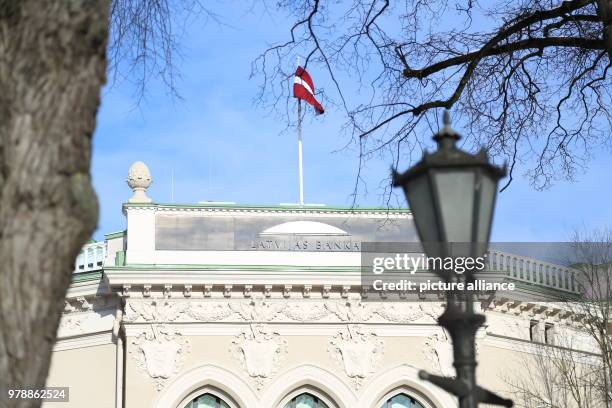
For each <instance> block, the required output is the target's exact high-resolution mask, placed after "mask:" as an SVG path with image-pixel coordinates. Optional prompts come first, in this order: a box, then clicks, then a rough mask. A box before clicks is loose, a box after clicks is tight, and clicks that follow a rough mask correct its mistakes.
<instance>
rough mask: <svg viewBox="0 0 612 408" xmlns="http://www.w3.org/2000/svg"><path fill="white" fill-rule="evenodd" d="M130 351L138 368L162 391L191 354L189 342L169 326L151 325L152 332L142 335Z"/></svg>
mask: <svg viewBox="0 0 612 408" xmlns="http://www.w3.org/2000/svg"><path fill="white" fill-rule="evenodd" d="M132 344H133V345H134V346H135V348H133V349H131V350H130V354H132V356H133V358H134V361H135V362H136V366H137V367H138V368H140V369H141V370H142V371H143V373H146V374H148V375H149V377H151V378H152V379H153V380H154V382H155V388H156V389H157V391H160V390H161V389H163V388H164V386H165V384H166V382H167V381H168V379H170V378H171V377H172V376H173V375H175V374H177V373H178V372H179V371H180V370H181V367H182V366H183V363H184V361H185V357H186V355H187V354H188V353H189V352H190V344H189V340H187V339H185V338H184V337H183V336H182V335H181V334H180V333H179V332H178V331H176V330H173V329H172V328H170V327H169V326H167V325H153V324H152V325H151V330H147V331H145V332H144V333H141V334H140V335H139V336H138V337H136V339H135V340H134V341H132Z"/></svg>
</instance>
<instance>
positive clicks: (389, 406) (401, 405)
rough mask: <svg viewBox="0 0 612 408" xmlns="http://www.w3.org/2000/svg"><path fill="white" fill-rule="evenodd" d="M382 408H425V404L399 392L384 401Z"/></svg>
mask: <svg viewBox="0 0 612 408" xmlns="http://www.w3.org/2000/svg"><path fill="white" fill-rule="evenodd" d="M380 408H424V407H423V405H422V404H421V403H420V402H418V401H417V400H415V399H414V398H412V397H411V396H409V395H407V394H397V395H395V396H393V397H391V398H389V399H388V400H387V401H386V402H384V403H383V404H382V405H381V407H380Z"/></svg>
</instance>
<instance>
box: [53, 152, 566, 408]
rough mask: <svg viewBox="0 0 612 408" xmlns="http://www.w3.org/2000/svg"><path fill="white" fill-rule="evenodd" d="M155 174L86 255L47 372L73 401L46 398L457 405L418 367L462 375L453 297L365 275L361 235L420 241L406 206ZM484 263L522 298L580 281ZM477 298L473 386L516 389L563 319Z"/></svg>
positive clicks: (257, 406) (311, 406) (134, 406)
mask: <svg viewBox="0 0 612 408" xmlns="http://www.w3.org/2000/svg"><path fill="white" fill-rule="evenodd" d="M150 181H151V180H150V175H149V172H148V169H147V168H146V166H145V165H144V164H142V163H137V164H135V165H134V166H133V167H132V169H131V170H130V176H129V179H128V182H129V184H130V186H131V187H132V188H133V189H134V196H133V197H132V198H131V199H130V200H128V202H127V203H125V204H123V213H124V214H125V217H126V220H127V227H126V229H125V231H121V232H117V233H111V234H107V235H106V236H105V240H104V242H95V243H91V244H88V245H86V246H85V247H84V249H83V252H82V253H81V255H80V256H79V258H78V259H77V262H76V265H75V271H74V278H73V283H72V285H71V287H70V289H69V291H68V294H67V298H66V302H65V311H64V315H63V318H62V321H61V324H60V327H59V331H58V336H59V337H58V341H57V343H56V345H55V350H54V355H53V359H52V366H51V371H50V375H49V379H48V385H49V386H69V387H70V402H68V403H58V402H55V403H45V405H44V406H46V407H49V408H54V407H57V408H59V407H63V406H65V407H73V408H84V407H87V408H109V407H117V408H120V407H123V408H213V407H216V408H219V407H231V408H238V407H240V408H315V407H316V408H323V407H328V408H354V407H358V408H407V407H410V408H422V407H425V408H451V407H456V406H457V402H456V399H455V398H454V397H452V396H450V395H449V394H447V393H445V392H444V391H442V390H441V389H439V388H437V387H435V386H433V385H431V384H430V383H428V382H426V381H423V380H421V379H419V377H418V375H417V373H418V371H419V370H420V369H425V370H428V371H430V372H433V373H442V374H444V375H453V373H454V369H453V367H452V350H451V344H450V342H449V338H448V337H447V335H446V334H445V332H444V331H442V330H441V328H440V327H439V326H438V325H437V323H436V318H437V316H438V315H440V314H441V312H442V310H443V304H442V300H438V301H422V302H420V301H405V302H385V301H383V299H380V295H376V296H378V297H376V296H375V295H373V294H369V293H368V291H367V290H365V288H364V287H362V285H361V279H360V272H361V269H360V262H361V258H360V245H361V243H362V242H364V241H404V240H407V241H416V240H417V237H416V233H415V231H414V227H413V224H412V219H411V215H410V212H409V211H407V210H387V209H346V208H332V207H326V206H316V207H309V206H287V205H285V206H282V205H280V206H254V205H237V204H229V203H200V204H194V205H177V204H161V203H156V202H152V201H151V200H150V199H149V198H148V197H147V195H146V188H147V187H148V185H149V184H150ZM489 268H490V269H491V270H493V271H496V272H497V273H500V274H502V275H503V276H504V279H507V280H511V281H513V282H516V284H517V286H518V287H519V288H522V289H521V290H522V291H523V294H525V293H529V292H530V291H531V292H534V293H535V292H537V293H540V294H542V293H549V294H554V293H557V292H564V293H572V292H574V291H575V287H572V285H573V282H572V281H571V280H570V279H566V278H565V276H566V274H568V273H570V271H569V270H567V269H564V268H562V267H560V266H556V265H552V264H549V263H547V262H543V261H538V260H535V259H529V258H525V257H521V256H518V255H511V254H502V253H500V252H492V253H491V262H490V264H489ZM538 271H540V273H538ZM542 271H543V273H542ZM477 307H478V309H479V311H480V312H481V313H484V314H485V315H486V317H487V325H486V326H485V327H484V328H483V329H482V330H481V331H480V332H479V334H478V340H477V351H478V361H479V365H478V381H479V383H480V384H482V385H484V386H486V387H488V388H489V389H491V390H495V391H497V392H499V393H500V394H502V395H504V396H506V397H508V396H510V395H509V390H508V388H507V384H506V382H505V381H504V379H503V375H502V374H503V373H508V372H520V370H521V364H522V363H521V358H520V356H521V355H523V354H525V353H527V354H528V353H535V352H537V351H535V350H536V346H535V344H536V343H545V342H548V343H553V342H554V341H555V334H556V333H559V332H560V330H561V329H560V327H562V326H564V325H565V324H566V322H567V317H568V316H567V313H564V312H563V310H562V308H560V307H559V306H558V305H557V304H555V303H546V302H529V301H527V300H524V299H522V300H516V299H512V298H510V297H489V298H487V299H481V300H479V302H478V305H477Z"/></svg>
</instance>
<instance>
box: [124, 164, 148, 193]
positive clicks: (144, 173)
mask: <svg viewBox="0 0 612 408" xmlns="http://www.w3.org/2000/svg"><path fill="white" fill-rule="evenodd" d="M127 183H128V185H129V186H130V187H131V188H132V189H146V188H149V186H150V185H151V172H150V171H149V168H148V167H147V165H146V164H144V163H143V162H141V161H137V162H135V163H134V164H132V165H131V166H130V171H129V172H128V179H127Z"/></svg>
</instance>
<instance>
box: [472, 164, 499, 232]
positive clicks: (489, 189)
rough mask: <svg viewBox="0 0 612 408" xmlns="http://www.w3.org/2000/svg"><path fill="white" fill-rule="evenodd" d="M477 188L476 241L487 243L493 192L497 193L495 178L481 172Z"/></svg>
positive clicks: (493, 198)
mask: <svg viewBox="0 0 612 408" xmlns="http://www.w3.org/2000/svg"><path fill="white" fill-rule="evenodd" d="M477 188H479V189H480V194H479V195H480V206H479V209H478V214H477V215H476V217H477V218H478V229H477V231H476V234H477V235H476V242H483V243H488V242H489V234H490V232H491V222H492V217H493V205H494V204H495V194H496V193H497V179H494V178H492V177H491V176H490V175H488V174H486V173H483V174H482V175H481V176H480V183H479V186H477ZM477 196H478V195H477Z"/></svg>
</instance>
